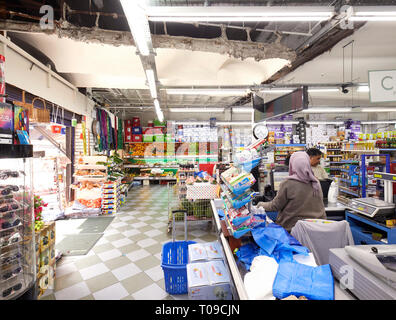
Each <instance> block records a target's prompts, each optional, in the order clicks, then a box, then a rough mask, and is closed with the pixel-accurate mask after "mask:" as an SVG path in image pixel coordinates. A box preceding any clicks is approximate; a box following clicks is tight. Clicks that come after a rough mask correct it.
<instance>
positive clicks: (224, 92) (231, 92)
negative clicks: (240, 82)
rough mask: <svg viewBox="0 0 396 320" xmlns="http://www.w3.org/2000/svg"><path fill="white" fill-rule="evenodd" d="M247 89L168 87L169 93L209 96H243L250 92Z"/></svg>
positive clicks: (167, 91)
mask: <svg viewBox="0 0 396 320" xmlns="http://www.w3.org/2000/svg"><path fill="white" fill-rule="evenodd" d="M249 91H250V90H247V89H166V93H167V94H181V95H182V94H191V95H207V96H243V95H246V94H248V93H249Z"/></svg>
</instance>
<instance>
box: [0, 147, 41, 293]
mask: <svg viewBox="0 0 396 320" xmlns="http://www.w3.org/2000/svg"><path fill="white" fill-rule="evenodd" d="M32 156H33V148H32V146H31V145H0V300H13V299H18V298H19V297H21V296H22V295H24V294H25V293H27V291H30V290H32V288H34V286H35V282H36V261H35V260H36V257H35V248H34V246H35V239H34V215H33V189H32V185H33V181H32Z"/></svg>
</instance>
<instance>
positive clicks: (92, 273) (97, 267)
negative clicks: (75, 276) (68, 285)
mask: <svg viewBox="0 0 396 320" xmlns="http://www.w3.org/2000/svg"><path fill="white" fill-rule="evenodd" d="M109 270H110V269H109V268H108V267H107V266H106V265H105V264H104V263H98V264H94V265H93V266H90V267H88V268H84V269H81V270H80V274H81V277H82V278H83V279H84V280H88V279H91V278H93V277H96V276H99V275H101V274H103V273H105V272H107V271H109Z"/></svg>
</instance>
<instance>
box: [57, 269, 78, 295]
mask: <svg viewBox="0 0 396 320" xmlns="http://www.w3.org/2000/svg"><path fill="white" fill-rule="evenodd" d="M82 281H83V278H82V277H81V275H80V273H79V272H72V273H69V274H66V275H64V276H63V277H60V278H55V291H59V290H62V289H65V288H68V287H70V286H72V285H75V284H77V283H79V282H82Z"/></svg>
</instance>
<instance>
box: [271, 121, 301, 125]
mask: <svg viewBox="0 0 396 320" xmlns="http://www.w3.org/2000/svg"><path fill="white" fill-rule="evenodd" d="M264 123H265V124H266V125H268V126H270V125H273V126H275V125H284V126H287V125H289V126H290V125H293V124H298V121H267V122H264Z"/></svg>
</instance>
